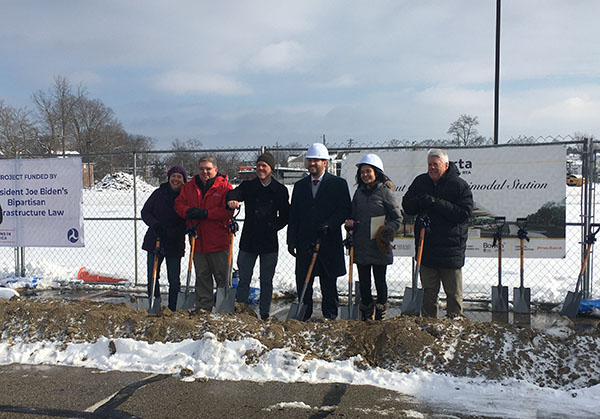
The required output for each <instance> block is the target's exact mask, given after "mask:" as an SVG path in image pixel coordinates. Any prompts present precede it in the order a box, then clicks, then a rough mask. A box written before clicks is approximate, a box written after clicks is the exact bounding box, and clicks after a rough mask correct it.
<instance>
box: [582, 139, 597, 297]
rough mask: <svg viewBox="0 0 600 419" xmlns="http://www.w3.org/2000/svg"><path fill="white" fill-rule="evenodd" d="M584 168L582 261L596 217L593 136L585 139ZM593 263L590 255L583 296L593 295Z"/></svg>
mask: <svg viewBox="0 0 600 419" xmlns="http://www.w3.org/2000/svg"><path fill="white" fill-rule="evenodd" d="M583 141H584V142H583V156H582V157H583V159H582V160H583V162H582V163H583V169H584V170H582V172H583V173H582V177H583V180H584V182H583V185H582V186H581V187H582V189H583V191H582V195H583V231H582V238H583V240H581V257H582V263H583V258H584V257H585V248H586V243H585V239H586V238H587V235H588V234H589V233H590V232H591V231H592V223H593V219H594V190H595V188H594V162H595V152H594V141H593V138H584V139H583ZM592 265H593V256H590V260H588V264H587V266H586V269H585V272H584V276H583V284H582V292H583V298H586V299H589V298H590V297H591V287H590V278H591V275H590V272H591V266H592Z"/></svg>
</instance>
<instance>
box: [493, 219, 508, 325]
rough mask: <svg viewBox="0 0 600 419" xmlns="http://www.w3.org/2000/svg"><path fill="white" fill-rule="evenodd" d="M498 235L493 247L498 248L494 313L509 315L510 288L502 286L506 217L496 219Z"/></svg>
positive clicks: (494, 287) (495, 235) (495, 236)
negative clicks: (503, 232) (503, 234)
mask: <svg viewBox="0 0 600 419" xmlns="http://www.w3.org/2000/svg"><path fill="white" fill-rule="evenodd" d="M494 222H495V224H496V233H494V243H493V244H492V247H496V245H497V246H498V286H492V312H496V313H508V287H504V286H502V229H503V228H504V224H505V223H506V217H496V218H495V220H494Z"/></svg>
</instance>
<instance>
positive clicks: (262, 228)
mask: <svg viewBox="0 0 600 419" xmlns="http://www.w3.org/2000/svg"><path fill="white" fill-rule="evenodd" d="M274 168H275V158H274V157H273V155H272V154H270V153H263V154H261V155H260V156H258V158H257V159H256V178H254V179H252V180H245V181H243V182H242V183H241V184H240V185H239V186H238V187H237V188H235V189H234V190H232V191H229V192H228V193H227V199H226V200H227V206H228V207H229V208H230V209H236V208H239V207H240V202H245V204H246V206H245V212H246V214H245V217H244V227H243V228H242V238H241V240H240V252H239V254H238V261H237V262H238V268H239V270H240V282H239V284H238V288H237V300H238V301H239V302H240V303H244V304H248V298H249V294H250V282H251V280H252V272H253V271H254V265H255V264H256V259H257V258H258V257H260V303H259V312H260V318H261V319H263V320H267V319H268V318H269V313H270V310H271V299H272V298H273V276H274V275H275V267H276V266H277V256H278V249H279V242H278V240H277V232H278V231H279V230H281V229H282V228H283V227H285V226H286V225H287V222H288V215H289V208H290V204H289V194H288V190H287V188H286V187H285V186H283V185H282V184H281V183H279V182H278V181H277V180H275V179H274V178H273V169H274Z"/></svg>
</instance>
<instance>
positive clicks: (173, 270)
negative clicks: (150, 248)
mask: <svg viewBox="0 0 600 419" xmlns="http://www.w3.org/2000/svg"><path fill="white" fill-rule="evenodd" d="M147 253H148V296H150V293H151V292H152V271H153V270H154V252H147ZM163 259H167V278H168V280H169V309H170V310H171V311H175V310H176V309H177V296H178V294H179V290H180V289H181V283H180V281H179V274H180V272H181V258H180V257H179V256H167V257H166V258H165V257H159V258H158V266H157V268H156V286H155V288H154V297H155V298H160V287H159V286H158V279H159V278H160V266H161V265H162V261H163Z"/></svg>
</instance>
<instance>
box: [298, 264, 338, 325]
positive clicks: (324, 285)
mask: <svg viewBox="0 0 600 419" xmlns="http://www.w3.org/2000/svg"><path fill="white" fill-rule="evenodd" d="M318 265H320V261H319V260H317V262H316V264H315V270H314V271H313V272H315V271H317V272H318V276H319V284H320V285H321V295H322V296H323V300H322V302H321V311H322V312H323V317H325V318H326V319H336V318H337V315H338V291H337V277H330V276H328V275H327V274H326V273H325V272H326V271H325V269H323V267H322V266H318ZM315 276H316V275H311V278H310V282H309V283H308V285H307V286H306V293H305V294H304V301H303V302H304V304H306V306H307V307H306V313H305V314H304V319H303V320H308V319H310V317H311V316H312V312H313V282H314V280H315ZM305 280H306V272H305V273H304V275H296V290H297V291H298V300H300V295H301V294H302V288H304V281H305ZM300 303H302V301H301V302H300Z"/></svg>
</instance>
